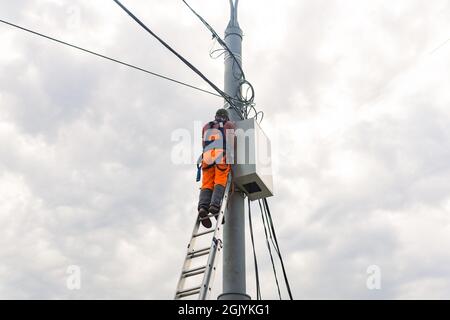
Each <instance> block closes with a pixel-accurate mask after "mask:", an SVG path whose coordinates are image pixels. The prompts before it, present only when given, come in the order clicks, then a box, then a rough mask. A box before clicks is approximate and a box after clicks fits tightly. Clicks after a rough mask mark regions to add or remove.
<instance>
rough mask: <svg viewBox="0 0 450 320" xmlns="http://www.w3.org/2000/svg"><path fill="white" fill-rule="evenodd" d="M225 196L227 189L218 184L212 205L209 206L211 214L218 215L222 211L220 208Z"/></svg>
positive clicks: (212, 198) (215, 187)
mask: <svg viewBox="0 0 450 320" xmlns="http://www.w3.org/2000/svg"><path fill="white" fill-rule="evenodd" d="M224 194H225V187H224V186H222V185H220V184H217V185H215V186H214V192H213V194H212V197H211V204H210V205H209V212H210V213H212V214H214V215H216V216H215V217H216V219H217V214H218V213H219V211H220V206H221V205H222V200H223V196H224Z"/></svg>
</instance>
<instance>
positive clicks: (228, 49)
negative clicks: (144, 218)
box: [182, 0, 245, 79]
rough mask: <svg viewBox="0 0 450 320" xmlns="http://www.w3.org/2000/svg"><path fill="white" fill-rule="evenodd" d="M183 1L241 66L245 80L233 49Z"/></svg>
mask: <svg viewBox="0 0 450 320" xmlns="http://www.w3.org/2000/svg"><path fill="white" fill-rule="evenodd" d="M182 1H183V2H184V4H185V5H186V6H187V7H188V8H189V9H190V10H191V11H192V13H194V14H195V15H196V16H197V18H199V20H200V21H201V22H203V24H204V25H205V26H206V28H208V30H209V31H210V32H211V33H212V35H213V38H215V39H216V40H217V42H219V44H220V45H221V46H222V47H223V48H224V49H225V50H226V51H228V53H229V54H230V56H231V57H232V58H233V60H234V62H235V63H236V64H237V65H238V66H239V70H240V72H241V75H242V78H243V79H245V74H244V70H243V69H242V66H241V64H240V63H239V61H238V60H237V58H236V56H235V55H234V53H233V52H232V51H231V49H230V48H229V47H228V45H227V44H226V43H225V41H224V40H223V39H222V38H221V37H220V36H219V34H218V33H217V32H216V30H214V28H213V27H211V25H210V24H209V23H208V22H207V21H206V20H205V19H203V17H202V16H201V15H199V14H198V13H197V12H196V11H195V10H194V9H193V8H192V7H191V6H190V5H189V4H188V3H187V2H186V1H185V0H182ZM233 67H234V64H233Z"/></svg>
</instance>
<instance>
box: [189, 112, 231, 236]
mask: <svg viewBox="0 0 450 320" xmlns="http://www.w3.org/2000/svg"><path fill="white" fill-rule="evenodd" d="M234 131H235V125H234V123H233V122H231V121H230V118H229V115H228V111H227V110H226V109H219V110H217V112H216V116H215V119H214V121H211V122H209V123H207V124H205V126H204V127H203V130H202V142H203V153H202V156H201V157H200V159H199V162H198V164H197V169H198V173H197V181H200V170H201V173H202V174H203V179H202V188H201V191H200V197H199V202H198V214H199V217H200V218H202V220H201V221H202V224H203V226H204V227H205V228H211V226H212V223H211V221H210V219H209V218H207V216H208V213H211V214H213V215H215V217H216V219H217V215H218V213H219V211H220V206H221V203H222V199H223V197H224V192H225V187H226V184H227V179H228V175H229V173H230V170H231V164H232V163H233V161H234V158H235V157H234V150H235V149H234V145H235V132H234ZM223 221H225V220H223Z"/></svg>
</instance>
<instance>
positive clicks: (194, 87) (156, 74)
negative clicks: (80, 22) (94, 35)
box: [0, 19, 222, 97]
mask: <svg viewBox="0 0 450 320" xmlns="http://www.w3.org/2000/svg"><path fill="white" fill-rule="evenodd" d="M0 22H1V23H3V24H6V25H9V26H11V27H14V28H17V29H20V30H23V31H26V32H29V33H31V34H34V35H37V36H40V37H42V38H45V39H48V40H51V41H54V42H57V43H60V44H63V45H66V46H69V47H71V48H74V49H77V50H80V51H84V52H86V53H89V54H92V55H94V56H97V57H100V58H103V59H106V60H109V61H112V62H116V63H118V64H121V65H124V66H126V67H129V68H132V69H136V70H139V71H142V72H145V73H147V74H150V75H152V76H155V77H159V78H161V79H165V80H169V81H172V82H174V83H177V84H180V85H183V86H186V87H188V88H191V89H195V90H198V91H201V92H204V93H208V94H211V95H213V96H216V97H222V96H221V95H219V94H217V93H214V92H211V91H208V90H205V89H202V88H199V87H196V86H193V85H190V84H187V83H185V82H181V81H178V80H175V79H173V78H169V77H167V76H163V75H161V74H158V73H155V72H151V71H149V70H146V69H143V68H141V67H137V66H135V65H132V64H129V63H126V62H123V61H120V60H117V59H115V58H110V57H107V56H105V55H103V54H100V53H97V52H94V51H91V50H88V49H84V48H81V47H79V46H76V45H74V44H71V43H68V42H66V41H62V40H59V39H56V38H53V37H50V36H47V35H45V34H42V33H39V32H37V31H33V30H30V29H27V28H25V27H21V26H19V25H16V24H14V23H11V22H8V21H5V20H1V19H0Z"/></svg>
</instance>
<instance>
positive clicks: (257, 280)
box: [248, 199, 262, 300]
mask: <svg viewBox="0 0 450 320" xmlns="http://www.w3.org/2000/svg"><path fill="white" fill-rule="evenodd" d="M248 221H249V225H250V236H251V239H252V247H253V261H254V263H255V277H256V299H257V300H261V299H262V297H261V286H260V284H259V271H258V259H257V258H256V249H255V239H254V237H253V223H252V209H251V205H250V199H248Z"/></svg>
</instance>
